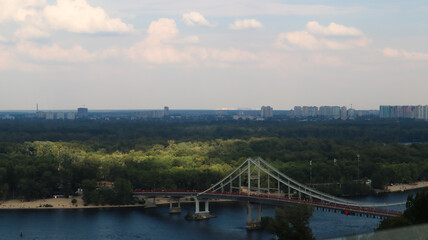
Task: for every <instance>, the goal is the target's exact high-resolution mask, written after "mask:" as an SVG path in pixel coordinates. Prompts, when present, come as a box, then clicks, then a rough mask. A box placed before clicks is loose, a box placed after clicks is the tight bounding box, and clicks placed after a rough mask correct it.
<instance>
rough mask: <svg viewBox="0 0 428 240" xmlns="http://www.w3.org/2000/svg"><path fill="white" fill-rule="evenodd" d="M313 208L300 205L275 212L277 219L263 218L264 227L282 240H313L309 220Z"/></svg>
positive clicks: (278, 209)
mask: <svg viewBox="0 0 428 240" xmlns="http://www.w3.org/2000/svg"><path fill="white" fill-rule="evenodd" d="M312 212H313V207H311V206H309V205H304V204H299V205H294V206H285V207H282V208H277V209H276V210H275V218H274V219H272V218H263V223H262V227H263V228H264V229H266V230H268V231H271V232H273V233H274V234H275V235H276V236H278V238H279V239H280V240H313V239H315V238H314V237H313V235H312V230H311V228H310V227H309V219H310V218H311V216H312Z"/></svg>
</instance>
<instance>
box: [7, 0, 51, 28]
mask: <svg viewBox="0 0 428 240" xmlns="http://www.w3.org/2000/svg"><path fill="white" fill-rule="evenodd" d="M45 4H46V1H45V0H0V6H1V7H0V23H1V22H7V21H15V22H23V21H25V20H26V18H27V17H30V16H34V15H35V14H36V13H37V8H38V7H40V6H43V5H45Z"/></svg>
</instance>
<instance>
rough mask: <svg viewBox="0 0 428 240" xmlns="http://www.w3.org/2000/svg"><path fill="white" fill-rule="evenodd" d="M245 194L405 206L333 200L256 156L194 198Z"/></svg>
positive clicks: (364, 204) (358, 204) (330, 201)
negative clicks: (219, 194)
mask: <svg viewBox="0 0 428 240" xmlns="http://www.w3.org/2000/svg"><path fill="white" fill-rule="evenodd" d="M284 190H286V194H285V193H282V192H284ZM245 191H246V193H247V195H248V196H249V197H250V196H257V195H261V194H272V195H273V194H278V196H285V197H288V198H289V199H290V198H292V194H297V197H298V198H299V199H301V198H302V197H305V196H306V197H307V198H309V200H310V201H313V199H317V200H319V201H322V202H325V203H332V204H340V205H346V206H353V207H386V206H395V205H402V204H405V202H398V203H367V202H357V201H352V200H348V199H344V198H339V197H335V196H332V195H330V194H327V193H323V192H320V191H318V190H316V189H313V188H311V187H308V186H306V185H304V184H302V183H299V182H297V181H296V180H294V179H292V178H291V177H289V176H287V175H285V174H283V173H281V172H280V171H279V170H278V169H276V168H275V167H273V166H272V165H270V164H269V163H267V162H266V161H265V160H263V159H262V158H260V157H257V158H255V159H253V158H247V160H246V161H244V162H243V163H242V164H241V165H240V166H239V167H238V168H236V169H235V170H234V171H232V172H231V173H230V174H229V175H227V176H226V177H225V178H223V179H222V180H221V181H219V182H218V183H216V184H214V185H212V186H211V187H210V188H208V189H207V190H205V191H203V192H201V193H198V194H197V197H203V195H204V194H208V193H213V192H230V193H232V192H239V193H241V194H242V193H245Z"/></svg>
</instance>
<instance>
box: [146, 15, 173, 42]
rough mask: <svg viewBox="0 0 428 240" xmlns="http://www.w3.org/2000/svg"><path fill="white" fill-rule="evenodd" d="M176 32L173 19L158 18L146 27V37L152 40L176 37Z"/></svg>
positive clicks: (157, 40)
mask: <svg viewBox="0 0 428 240" xmlns="http://www.w3.org/2000/svg"><path fill="white" fill-rule="evenodd" d="M178 32H179V31H178V29H177V25H176V24H175V21H174V19H169V18H160V19H159V20H158V21H153V22H152V23H150V26H149V28H148V29H147V34H148V37H147V39H148V40H149V41H154V42H160V41H165V40H170V39H173V38H175V37H177V36H178Z"/></svg>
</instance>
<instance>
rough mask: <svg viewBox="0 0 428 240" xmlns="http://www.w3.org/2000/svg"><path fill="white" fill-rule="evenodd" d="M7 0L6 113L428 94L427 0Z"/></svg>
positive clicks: (415, 100)
mask: <svg viewBox="0 0 428 240" xmlns="http://www.w3.org/2000/svg"><path fill="white" fill-rule="evenodd" d="M0 6H2V7H1V8H0V29H1V31H0V110H28V109H34V108H35V105H36V103H38V104H39V105H40V106H41V108H42V109H75V108H76V107H79V106H83V105H85V106H87V107H89V108H90V109H159V108H161V107H162V106H165V105H167V106H170V107H171V108H174V109H220V108H249V109H260V106H262V105H270V106H272V107H273V108H274V109H278V110H280V109H292V108H293V106H298V105H302V106H303V105H308V106H312V105H317V106H322V105H338V106H347V107H348V108H349V107H350V105H351V104H353V106H354V107H355V108H357V109H378V108H379V105H426V104H427V103H428V99H427V95H426V89H427V88H428V81H426V76H427V73H428V67H427V66H428V45H427V44H426V43H427V42H428V34H427V33H428V25H427V24H426V23H427V22H428V8H427V6H426V4H424V3H423V2H422V1H414V0H411V1H383V0H382V1H375V2H363V3H362V2H361V1H346V2H343V1H274V0H267V1H253V0H248V1H230V0H228V1H224V0H218V1H197V2H195V1H170V0H161V1H159V0H157V1H151V0H150V1H129V0H124V1H114V0H57V1H56V0H55V1H53V0H0Z"/></svg>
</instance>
